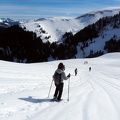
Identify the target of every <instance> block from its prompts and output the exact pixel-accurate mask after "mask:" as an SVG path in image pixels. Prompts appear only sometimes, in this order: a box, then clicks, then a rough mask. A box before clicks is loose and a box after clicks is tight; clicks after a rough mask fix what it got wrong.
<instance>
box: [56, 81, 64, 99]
mask: <svg viewBox="0 0 120 120" xmlns="http://www.w3.org/2000/svg"><path fill="white" fill-rule="evenodd" d="M63 85H64V84H63V83H60V84H59V93H58V97H57V100H58V101H59V100H60V99H61V96H62V93H63Z"/></svg>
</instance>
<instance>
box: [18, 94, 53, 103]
mask: <svg viewBox="0 0 120 120" xmlns="http://www.w3.org/2000/svg"><path fill="white" fill-rule="evenodd" d="M18 99H20V100H24V101H28V102H32V103H42V102H51V99H49V98H43V99H35V98H33V97H32V96H29V97H28V98H18Z"/></svg>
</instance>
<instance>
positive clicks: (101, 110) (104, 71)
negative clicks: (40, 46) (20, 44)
mask: <svg viewBox="0 0 120 120" xmlns="http://www.w3.org/2000/svg"><path fill="white" fill-rule="evenodd" d="M118 55H119V54H118ZM101 60H103V61H101ZM88 61H89V64H88V65H84V64H83V62H84V60H82V59H80V60H79V59H78V60H75V62H76V63H77V65H75V64H74V63H73V62H72V60H67V61H61V62H64V64H65V65H66V74H68V73H69V72H70V73H71V74H72V76H71V78H70V96H69V99H70V100H69V101H67V97H68V96H67V95H68V81H65V82H64V91H63V96H62V97H63V101H61V102H59V103H57V102H51V101H50V99H51V98H52V96H53V93H54V89H55V86H54V84H53V85H52V89H51V92H50V97H49V98H47V94H48V92H49V88H50V84H51V81H52V78H51V76H52V74H53V73H54V70H55V69H56V66H57V65H58V63H59V62H60V61H57V62H52V63H51V62H50V63H43V64H39V63H38V64H31V65H23V64H22V65H20V64H15V65H14V64H13V63H9V64H8V63H7V64H2V65H1V68H2V69H1V70H0V76H1V77H0V120H55V119H57V120H74V119H77V120H79V119H80V120H119V118H120V81H119V78H120V74H119V73H120V69H119V68H118V67H117V65H115V63H117V64H118V66H119V65H120V64H119V63H118V62H117V59H116V62H114V60H112V59H109V61H108V60H107V59H105V60H104V57H103V58H102V57H100V58H97V59H88ZM100 61H101V64H100ZM118 61H119V60H118ZM110 64H111V66H110ZM12 65H13V66H14V67H9V66H12ZM19 65H20V66H19ZM41 66H42V67H41ZM43 66H44V67H43ZM89 66H91V67H92V71H91V72H89V69H88V68H89ZM28 67H29V68H30V69H28ZM76 67H77V68H78V75H77V76H74V72H73V71H74V68H76ZM10 69H11V70H10ZM46 70H47V71H46ZM113 70H114V71H113ZM115 70H116V71H115ZM38 71H39V72H38ZM7 74H8V75H7Z"/></svg>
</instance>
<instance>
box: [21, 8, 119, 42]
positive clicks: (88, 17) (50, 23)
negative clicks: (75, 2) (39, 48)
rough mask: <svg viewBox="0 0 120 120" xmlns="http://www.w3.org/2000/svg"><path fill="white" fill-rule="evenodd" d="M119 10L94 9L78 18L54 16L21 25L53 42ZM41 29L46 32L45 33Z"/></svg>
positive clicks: (43, 38)
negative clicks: (66, 33)
mask: <svg viewBox="0 0 120 120" xmlns="http://www.w3.org/2000/svg"><path fill="white" fill-rule="evenodd" d="M119 11H120V8H109V9H105V10H100V11H93V12H90V13H87V14H85V15H82V16H79V17H76V18H73V17H72V18H71V17H70V18H68V17H66V18H65V17H53V18H46V19H40V20H37V21H30V22H26V23H23V24H21V25H22V26H24V27H26V29H27V30H29V31H34V32H36V33H37V36H41V38H42V40H45V41H46V40H49V41H50V42H53V41H60V40H61V37H62V35H63V34H64V33H65V32H72V33H73V34H76V33H77V32H78V31H80V30H81V29H83V28H84V27H86V26H88V25H90V24H92V23H95V22H96V21H97V20H99V19H100V18H103V17H106V16H114V15H115V14H117V13H119ZM41 29H42V30H44V31H45V32H44V33H43V32H42V31H41ZM46 37H48V39H46Z"/></svg>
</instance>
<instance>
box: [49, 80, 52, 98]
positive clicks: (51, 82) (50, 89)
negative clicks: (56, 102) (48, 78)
mask: <svg viewBox="0 0 120 120" xmlns="http://www.w3.org/2000/svg"><path fill="white" fill-rule="evenodd" d="M52 84H53V80H52V82H51V85H50V90H49V93H48V98H49V95H50V91H51V88H52Z"/></svg>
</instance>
